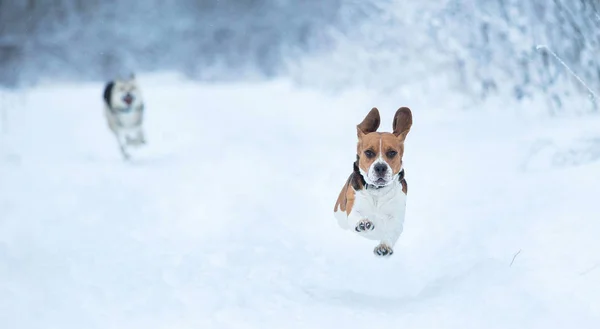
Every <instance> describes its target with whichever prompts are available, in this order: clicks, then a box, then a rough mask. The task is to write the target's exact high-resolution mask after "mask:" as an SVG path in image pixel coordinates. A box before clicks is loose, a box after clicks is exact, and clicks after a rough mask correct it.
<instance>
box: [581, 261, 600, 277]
mask: <svg viewBox="0 0 600 329" xmlns="http://www.w3.org/2000/svg"><path fill="white" fill-rule="evenodd" d="M598 267H600V263H596V265H594V266H592V267H590V268H588V269H587V270H585V271H583V272H581V273H579V275H586V274H588V273H590V272H591V271H593V270H595V269H597V268H598Z"/></svg>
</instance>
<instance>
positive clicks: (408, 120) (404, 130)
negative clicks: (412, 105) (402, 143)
mask: <svg viewBox="0 0 600 329" xmlns="http://www.w3.org/2000/svg"><path fill="white" fill-rule="evenodd" d="M411 126H412V112H411V111H410V109H409V108H408V107H401V108H399V109H398V111H396V114H395V115H394V124H393V128H394V135H396V137H398V138H400V139H402V140H404V139H406V135H408V132H409V131H410V127H411Z"/></svg>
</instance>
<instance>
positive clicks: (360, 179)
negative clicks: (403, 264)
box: [334, 107, 412, 256]
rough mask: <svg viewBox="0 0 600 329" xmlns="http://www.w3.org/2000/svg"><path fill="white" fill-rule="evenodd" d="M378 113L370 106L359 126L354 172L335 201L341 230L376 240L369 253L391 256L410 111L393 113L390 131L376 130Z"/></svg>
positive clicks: (401, 207) (402, 197)
mask: <svg viewBox="0 0 600 329" xmlns="http://www.w3.org/2000/svg"><path fill="white" fill-rule="evenodd" d="M380 121H381V120H380V118H379V110H377V108H373V109H372V110H371V111H370V112H369V114H368V115H367V116H366V117H365V119H364V120H363V121H362V122H361V123H360V124H359V125H358V126H357V133H358V145H357V155H356V162H354V170H353V171H352V174H350V177H348V180H347V181H346V184H345V185H344V187H343V188H342V191H341V192H340V195H339V197H338V199H337V202H336V203H335V207H334V214H335V217H336V219H337V220H338V224H339V225H340V226H341V227H342V228H343V229H350V230H353V231H354V232H356V233H357V234H359V235H361V236H363V237H365V238H367V239H370V240H377V241H379V244H378V245H377V246H376V247H375V249H374V250H373V252H374V253H375V255H377V256H391V255H392V254H393V253H394V250H393V248H394V245H395V244H396V241H398V238H400V234H402V230H403V226H404V214H405V209H406V194H407V184H406V179H405V175H404V167H403V166H402V156H403V155H404V141H405V140H406V136H407V135H408V132H409V131H410V128H411V126H412V113H411V111H410V109H409V108H408V107H401V108H400V109H398V111H396V114H395V115H394V122H393V132H391V133H388V132H377V128H379V123H380Z"/></svg>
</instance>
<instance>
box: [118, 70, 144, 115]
mask: <svg viewBox="0 0 600 329" xmlns="http://www.w3.org/2000/svg"><path fill="white" fill-rule="evenodd" d="M111 103H112V104H111V105H112V106H117V107H136V106H138V105H141V104H142V103H143V101H142V93H141V91H140V88H139V87H138V84H137V81H136V79H135V76H134V75H133V74H132V75H130V76H129V77H128V78H125V79H123V78H117V79H115V80H114V85H113V90H112V95H111Z"/></svg>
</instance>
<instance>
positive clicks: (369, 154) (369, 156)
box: [365, 150, 375, 159]
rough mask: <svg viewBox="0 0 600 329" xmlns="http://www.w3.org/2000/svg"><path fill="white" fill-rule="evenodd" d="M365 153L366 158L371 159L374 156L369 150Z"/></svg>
mask: <svg viewBox="0 0 600 329" xmlns="http://www.w3.org/2000/svg"><path fill="white" fill-rule="evenodd" d="M365 155H366V156H367V158H369V159H371V158H374V157H375V152H373V151H371V150H366V151H365Z"/></svg>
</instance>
